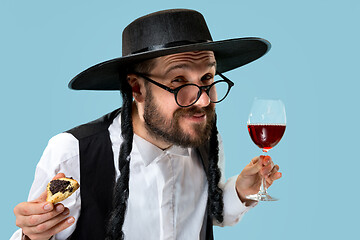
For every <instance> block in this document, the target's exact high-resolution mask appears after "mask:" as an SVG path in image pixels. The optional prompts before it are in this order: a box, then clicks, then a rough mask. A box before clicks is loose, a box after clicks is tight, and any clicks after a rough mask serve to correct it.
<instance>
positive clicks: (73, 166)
mask: <svg viewBox="0 0 360 240" xmlns="http://www.w3.org/2000/svg"><path fill="white" fill-rule="evenodd" d="M78 145H79V144H78V140H77V139H76V138H75V137H74V136H73V135H71V134H69V133H60V134H58V135H56V136H54V137H53V138H51V139H50V140H49V142H48V145H47V147H46V148H45V150H44V152H43V155H42V157H41V158H40V161H39V163H38V164H37V166H36V170H35V177H34V181H33V184H32V186H31V189H30V192H29V196H28V201H32V200H34V199H36V198H38V197H39V196H40V195H41V193H42V192H44V191H45V189H46V187H47V184H48V183H49V181H51V179H52V178H53V177H54V176H55V175H56V174H57V173H64V174H65V176H66V177H72V178H74V179H76V180H77V181H78V182H79V184H80V186H81V183H80V166H79V147H78ZM80 191H81V188H79V189H78V190H77V191H76V192H75V193H74V194H72V195H71V196H70V197H69V198H67V199H65V200H64V201H62V202H61V203H62V204H64V206H65V207H67V208H69V210H70V214H69V216H73V217H74V218H75V223H74V224H73V225H71V226H70V227H69V228H67V229H65V230H64V231H62V232H60V233H58V234H56V235H55V236H53V238H51V239H52V240H54V239H56V240H62V239H67V238H68V237H69V236H70V235H71V234H72V233H73V232H74V230H75V227H76V222H77V219H78V218H79V216H80V209H81V199H80ZM21 235H22V231H21V229H19V230H18V231H16V232H15V233H14V234H13V236H12V237H11V238H10V239H11V240H20V239H21Z"/></svg>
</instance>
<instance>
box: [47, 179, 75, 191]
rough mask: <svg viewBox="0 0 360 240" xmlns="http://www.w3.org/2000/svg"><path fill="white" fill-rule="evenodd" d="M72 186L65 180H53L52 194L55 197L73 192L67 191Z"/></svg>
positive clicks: (51, 183) (51, 185)
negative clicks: (58, 193)
mask: <svg viewBox="0 0 360 240" xmlns="http://www.w3.org/2000/svg"><path fill="white" fill-rule="evenodd" d="M69 185H70V182H69V181H65V180H52V181H51V182H50V192H51V193H52V194H53V195H54V194H55V193H57V192H62V193H65V192H66V191H71V190H72V187H71V189H70V188H69V189H66V188H67V187H68V186H69Z"/></svg>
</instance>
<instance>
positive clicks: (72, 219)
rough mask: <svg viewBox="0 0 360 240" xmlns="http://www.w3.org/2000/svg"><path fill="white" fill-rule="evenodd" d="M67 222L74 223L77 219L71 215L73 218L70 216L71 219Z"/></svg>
mask: <svg viewBox="0 0 360 240" xmlns="http://www.w3.org/2000/svg"><path fill="white" fill-rule="evenodd" d="M67 222H68V223H73V222H75V219H74V218H73V217H71V218H69V219H68V220H67Z"/></svg>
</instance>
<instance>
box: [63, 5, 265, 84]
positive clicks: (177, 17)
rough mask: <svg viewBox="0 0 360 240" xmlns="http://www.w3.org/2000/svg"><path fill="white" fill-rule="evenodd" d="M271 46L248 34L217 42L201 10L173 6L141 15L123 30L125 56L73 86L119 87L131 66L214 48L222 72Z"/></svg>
mask: <svg viewBox="0 0 360 240" xmlns="http://www.w3.org/2000/svg"><path fill="white" fill-rule="evenodd" d="M269 49H270V43H269V42H268V41H266V40H265V39H261V38H255V37H247V38H235V39H228V40H223V41H213V40H212V37H211V35H210V32H209V29H208V27H207V25H206V22H205V19H204V17H203V16H202V15H201V13H199V12H197V11H194V10H188V9H171V10H165V11H159V12H155V13H152V14H149V15H146V16H143V17H140V18H138V19H136V20H135V21H133V22H132V23H130V24H129V25H128V26H127V27H126V28H125V29H124V31H123V36H122V57H119V58H115V59H112V60H109V61H105V62H102V63H99V64H97V65H95V66H92V67H90V68H88V69H86V70H85V71H83V72H81V73H80V74H78V75H77V76H76V77H74V78H73V79H72V80H71V81H70V83H69V88H71V89H77V90H119V88H120V75H121V74H120V73H121V72H124V71H126V68H127V66H129V65H131V64H134V63H137V62H141V61H144V60H147V59H151V58H156V57H160V56H164V55H169V54H174V53H181V52H192V51H205V50H208V51H213V52H214V54H215V59H216V63H217V71H218V72H220V73H223V72H226V71H229V70H232V69H234V68H237V67H240V66H243V65H245V64H247V63H250V62H252V61H254V60H256V59H258V58H260V57H261V56H263V55H264V54H265V53H266V52H267V51H268V50H269Z"/></svg>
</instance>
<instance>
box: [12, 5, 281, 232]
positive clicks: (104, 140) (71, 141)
mask: <svg viewBox="0 0 360 240" xmlns="http://www.w3.org/2000/svg"><path fill="white" fill-rule="evenodd" d="M268 49H269V43H268V42H267V41H265V40H263V39H259V38H239V39H231V40H225V41H218V42H215V41H212V38H211V35H210V33H209V31H208V28H207V26H206V23H205V20H204V18H203V16H202V15H201V14H200V13H198V12H196V11H192V10H179V9H177V10H167V11H161V12H156V13H153V14H150V15H147V16H144V17H141V18H139V19H137V20H135V21H134V22H132V23H131V24H130V25H128V26H127V27H126V28H125V30H124V32H123V57H121V58H117V59H113V60H110V61H107V62H104V63H101V64H98V65H95V66H93V67H91V68H89V69H87V70H85V71H84V72H82V73H80V74H79V75H78V76H76V77H75V78H74V79H73V80H72V81H71V82H70V84H69V87H70V88H72V89H83V90H84V89H87V90H119V89H120V92H121V94H122V96H123V105H122V108H121V109H118V110H115V111H114V112H112V113H110V114H108V115H106V116H104V117H103V118H101V119H98V120H96V121H94V122H91V123H88V124H85V125H82V126H79V127H76V128H74V129H71V130H69V131H67V132H66V133H61V134H59V135H57V136H55V137H54V138H52V139H51V140H50V141H49V144H48V146H47V148H46V149H45V151H44V154H43V156H42V158H41V160H40V162H39V164H38V166H37V170H36V175H35V181H34V183H33V186H32V189H31V191H30V196H29V202H23V203H20V204H19V205H17V206H16V207H15V209H14V213H15V215H16V222H17V226H19V227H20V228H21V229H20V230H19V231H18V232H17V233H15V234H14V235H13V239H16V238H17V237H18V238H20V237H23V238H24V239H49V238H51V237H52V236H54V238H55V239H105V238H106V239H124V238H125V239H212V238H213V236H212V225H213V224H216V225H220V226H224V225H233V224H235V223H237V222H238V221H239V220H240V218H241V216H242V215H243V214H244V213H245V212H246V211H248V209H249V208H251V207H252V206H254V205H255V202H254V201H252V200H249V199H247V197H246V196H248V195H251V194H254V193H256V192H257V191H258V190H259V186H260V181H261V180H260V179H261V176H265V177H266V180H267V183H268V186H270V185H271V184H272V183H273V181H274V180H276V179H278V178H280V177H281V173H279V172H278V169H279V167H278V166H277V165H276V166H274V164H273V162H272V161H271V159H270V157H264V156H260V157H255V158H253V159H252V160H251V162H250V163H249V164H248V165H247V166H246V167H245V168H244V170H243V171H242V172H241V173H240V174H239V175H238V176H235V177H233V178H231V179H229V180H228V181H227V182H225V181H224V179H223V177H224V175H223V174H222V173H221V172H222V169H223V164H224V162H223V161H224V158H223V152H222V143H221V139H220V137H219V135H218V132H217V128H216V114H215V104H216V103H218V102H220V101H222V100H223V99H224V98H225V97H226V96H227V94H228V93H229V91H230V88H231V87H232V86H233V83H232V82H231V81H230V80H229V79H227V78H226V77H225V76H223V75H222V73H223V72H225V71H228V70H231V69H234V68H237V67H240V66H242V65H244V64H247V63H249V62H251V61H253V60H255V59H257V58H259V57H261V56H262V55H264V54H265V53H266V52H267V51H268ZM215 75H219V76H221V77H222V78H223V80H220V81H216V82H215V81H214V77H215ZM221 90H224V91H221ZM65 175H66V176H72V177H74V178H75V179H77V180H79V181H80V191H77V192H76V193H75V194H74V195H72V196H71V197H70V198H69V199H67V200H65V201H64V202H63V203H59V204H57V205H55V206H54V205H52V204H49V203H46V202H45V193H42V192H43V191H44V189H45V186H46V184H47V182H48V181H49V180H51V178H53V177H54V176H55V177H54V178H59V177H63V176H65ZM115 180H116V181H115ZM112 189H114V192H113V190H112ZM68 216H71V217H68ZM74 222H76V224H74Z"/></svg>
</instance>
